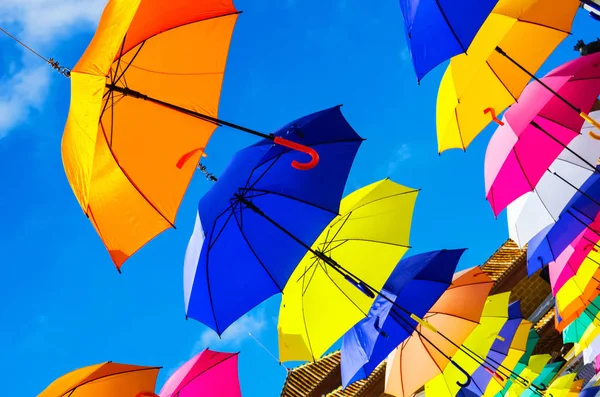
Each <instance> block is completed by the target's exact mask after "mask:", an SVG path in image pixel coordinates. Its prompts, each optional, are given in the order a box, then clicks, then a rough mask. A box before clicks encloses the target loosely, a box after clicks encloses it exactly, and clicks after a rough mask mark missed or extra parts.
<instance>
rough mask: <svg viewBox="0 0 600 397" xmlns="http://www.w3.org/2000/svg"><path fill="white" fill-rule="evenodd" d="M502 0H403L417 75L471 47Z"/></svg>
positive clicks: (407, 32)
mask: <svg viewBox="0 0 600 397" xmlns="http://www.w3.org/2000/svg"><path fill="white" fill-rule="evenodd" d="M496 3H498V0H400V7H401V8H402V15H403V16H404V27H405V33H406V37H407V40H408V43H409V45H408V49H409V51H410V54H411V57H412V62H413V66H414V68H415V73H416V74H417V79H418V80H419V81H420V80H421V79H422V78H423V77H424V76H425V75H426V74H427V73H429V71H431V69H433V68H434V67H436V66H437V65H439V64H440V63H442V62H444V61H447V60H448V59H450V58H452V57H453V56H455V55H458V54H461V53H466V52H467V48H469V46H470V45H471V42H472V41H473V39H474V38H475V35H476V34H477V32H478V31H479V29H480V28H481V25H483V22H484V21H485V20H486V18H487V17H488V15H489V14H490V13H491V12H492V10H493V9H494V7H495V6H496Z"/></svg>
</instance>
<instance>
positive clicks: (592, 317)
mask: <svg viewBox="0 0 600 397" xmlns="http://www.w3.org/2000/svg"><path fill="white" fill-rule="evenodd" d="M598 313H600V297H597V298H596V299H594V300H593V301H592V302H591V304H590V306H589V307H587V308H586V309H585V310H584V311H583V312H582V313H581V314H580V315H579V317H577V318H576V319H575V320H574V321H573V322H572V323H570V324H569V325H568V326H566V327H565V329H564V330H563V332H562V336H563V342H564V343H580V342H581V340H582V339H583V337H584V335H585V333H586V332H587V331H588V329H589V328H590V327H592V326H593V324H594V323H595V322H598V320H596V317H597V316H598Z"/></svg>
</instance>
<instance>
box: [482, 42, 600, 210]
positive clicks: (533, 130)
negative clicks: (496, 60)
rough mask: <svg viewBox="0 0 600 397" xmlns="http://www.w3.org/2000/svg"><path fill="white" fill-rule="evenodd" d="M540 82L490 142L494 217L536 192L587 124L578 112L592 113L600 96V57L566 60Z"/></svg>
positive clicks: (487, 183)
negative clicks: (554, 162)
mask: <svg viewBox="0 0 600 397" xmlns="http://www.w3.org/2000/svg"><path fill="white" fill-rule="evenodd" d="M540 80H541V83H540V82H538V81H533V82H531V83H530V84H529V85H528V86H527V87H526V88H525V90H524V91H523V94H522V95H521V97H520V98H519V102H518V103H516V104H514V105H513V106H512V107H511V108H510V109H509V110H507V111H506V113H505V115H504V120H503V121H504V125H503V126H501V127H499V128H498V129H497V130H496V132H495V133H494V135H493V136H492V139H491V140H490V143H489V144H488V148H487V152H486V156H485V187H486V196H487V199H488V201H489V202H490V205H491V206H492V210H493V211H494V214H495V215H498V214H499V213H500V212H501V211H502V210H503V209H504V208H506V206H507V205H509V204H510V203H512V202H513V201H515V200H516V199H517V198H519V197H521V196H522V195H523V194H525V193H527V192H529V191H532V190H533V189H534V188H535V187H536V185H537V183H538V182H539V180H540V179H541V178H542V176H543V175H544V172H546V170H547V169H548V167H549V166H550V165H551V164H552V162H553V161H554V160H555V159H556V158H557V157H558V155H559V154H560V153H561V152H562V151H563V150H564V149H567V150H568V148H567V146H568V144H569V143H570V142H571V140H573V138H575V137H576V136H577V135H579V134H580V131H581V127H582V126H583V123H584V120H583V119H582V118H581V116H580V114H578V113H577V112H576V111H574V110H573V108H574V107H576V108H578V109H580V110H581V111H582V113H586V114H587V113H589V111H590V110H591V109H592V107H593V106H594V103H595V102H596V100H597V98H598V95H599V94H600V53H595V54H592V55H587V56H584V57H580V58H577V59H574V60H572V61H570V62H567V63H565V64H563V65H561V66H559V67H558V68H556V69H554V70H553V71H551V72H550V73H548V74H547V75H546V76H544V77H543V78H541V79H540ZM544 84H545V85H546V86H547V87H549V88H550V89H551V90H549V89H548V88H547V87H544ZM552 91H554V93H553V92H552ZM567 103H570V105H567ZM573 154H574V155H576V156H577V153H573ZM580 159H581V160H582V161H584V162H585V164H587V165H588V166H589V167H590V168H591V169H592V170H593V169H594V168H595V167H594V165H593V164H591V163H589V162H588V161H587V160H585V159H583V158H580Z"/></svg>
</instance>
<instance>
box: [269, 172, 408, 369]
mask: <svg viewBox="0 0 600 397" xmlns="http://www.w3.org/2000/svg"><path fill="white" fill-rule="evenodd" d="M417 194H418V190H415V189H411V188H408V187H405V186H402V185H399V184H397V183H395V182H392V181H390V180H388V179H385V180H382V181H379V182H376V183H373V184H371V185H368V186H366V187H363V188H361V189H359V190H357V191H355V192H353V193H351V194H349V195H348V196H347V197H345V198H344V199H343V200H342V202H341V207H340V214H341V215H339V216H338V217H336V218H335V219H334V220H333V221H332V222H331V223H330V224H329V226H328V227H327V228H326V229H325V230H324V231H323V233H322V234H321V235H320V236H319V238H318V239H317V240H316V241H315V242H314V244H313V245H312V249H313V250H314V251H315V252H317V253H318V254H319V255H315V254H314V253H311V252H309V253H307V254H306V256H305V257H304V258H303V259H302V261H301V262H300V264H299V265H298V267H297V268H296V269H295V271H294V273H293V274H292V276H291V277H290V279H289V281H288V282H287V284H286V286H285V288H284V290H283V299H282V301H281V307H280V312H279V324H278V328H277V329H278V333H279V355H280V360H281V361H314V360H315V359H317V358H318V357H320V356H321V355H322V354H323V353H325V352H326V351H327V349H329V348H330V347H331V346H332V345H333V344H334V343H335V342H336V341H337V340H338V339H339V338H340V337H342V335H344V333H346V332H347V331H348V330H349V329H350V328H351V327H352V326H354V324H356V323H357V322H358V321H360V320H361V319H362V318H364V317H366V316H367V314H368V313H369V309H370V308H371V305H372V303H373V301H374V299H375V294H374V293H372V294H371V295H372V296H369V295H368V294H365V293H364V292H362V291H361V289H359V288H357V286H356V285H354V284H353V283H352V282H349V281H348V278H350V279H351V280H354V281H355V284H359V285H363V284H366V285H368V287H367V288H368V289H369V290H370V291H375V293H376V292H379V291H380V290H381V288H382V287H383V285H384V284H385V282H386V280H387V279H388V277H389V275H390V274H391V272H392V271H393V270H394V268H395V266H396V265H397V264H398V261H399V260H400V259H401V258H402V256H403V255H404V254H405V253H406V251H407V250H408V248H409V235H410V227H411V223H412V215H413V209H414V205H415V201H416V198H417ZM366 285H365V286H366Z"/></svg>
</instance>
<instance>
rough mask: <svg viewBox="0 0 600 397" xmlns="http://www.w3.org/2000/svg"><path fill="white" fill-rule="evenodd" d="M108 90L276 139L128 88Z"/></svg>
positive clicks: (110, 85) (111, 85)
mask: <svg viewBox="0 0 600 397" xmlns="http://www.w3.org/2000/svg"><path fill="white" fill-rule="evenodd" d="M106 88H108V89H109V90H110V91H114V92H118V93H119V94H122V95H123V96H128V97H131V98H136V99H141V100H144V101H148V102H152V103H156V104H157V105H161V106H164V107H166V108H169V109H171V110H175V111H176V112H180V113H183V114H187V115H188V116H192V117H196V118H199V119H202V120H204V121H208V122H209V123H213V124H216V125H218V126H226V127H230V128H234V129H236V130H239V131H243V132H246V133H248V134H252V135H255V136H258V137H261V138H264V139H270V140H273V139H274V137H273V135H271V134H264V133H262V132H259V131H255V130H252V129H250V128H246V127H242V126H241V125H237V124H234V123H230V122H228V121H225V120H221V119H218V118H216V117H212V116H209V115H207V114H204V113H200V112H196V111H193V110H190V109H186V108H184V107H181V106H177V105H174V104H172V103H169V102H165V101H161V100H160V99H156V98H153V97H150V96H148V95H146V94H143V93H141V92H139V91H135V90H132V89H130V88H127V87H119V86H117V85H116V84H106Z"/></svg>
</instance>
